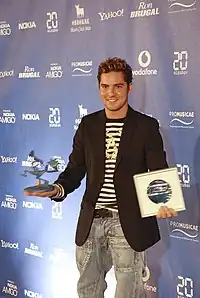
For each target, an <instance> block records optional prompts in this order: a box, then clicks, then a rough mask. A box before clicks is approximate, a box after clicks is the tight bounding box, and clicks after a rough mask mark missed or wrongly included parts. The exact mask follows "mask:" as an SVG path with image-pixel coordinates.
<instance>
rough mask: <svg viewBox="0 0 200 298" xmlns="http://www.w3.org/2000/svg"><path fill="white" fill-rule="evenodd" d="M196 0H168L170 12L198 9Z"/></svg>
mask: <svg viewBox="0 0 200 298" xmlns="http://www.w3.org/2000/svg"><path fill="white" fill-rule="evenodd" d="M196 2H197V1H196V0H168V3H169V13H175V12H183V11H192V10H196Z"/></svg>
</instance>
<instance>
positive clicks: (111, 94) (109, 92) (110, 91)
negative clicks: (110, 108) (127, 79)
mask: <svg viewBox="0 0 200 298" xmlns="http://www.w3.org/2000/svg"><path fill="white" fill-rule="evenodd" d="M114 93H115V91H114V88H113V87H109V88H108V95H109V96H110V97H111V96H113V95H114Z"/></svg>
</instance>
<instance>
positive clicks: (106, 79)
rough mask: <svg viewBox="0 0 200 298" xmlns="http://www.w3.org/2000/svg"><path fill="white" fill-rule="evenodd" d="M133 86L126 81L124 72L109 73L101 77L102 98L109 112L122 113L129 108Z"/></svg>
mask: <svg viewBox="0 0 200 298" xmlns="http://www.w3.org/2000/svg"><path fill="white" fill-rule="evenodd" d="M131 88H132V84H130V85H128V84H127V83H126V82H125V80H124V74H123V72H115V71H112V72H109V73H103V74H102V75H101V81H100V84H99V89H100V96H101V99H102V101H103V103H104V105H105V108H106V109H107V110H108V111H120V110H121V109H122V108H123V107H124V106H128V93H129V91H130V90H131Z"/></svg>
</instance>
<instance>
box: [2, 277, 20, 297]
mask: <svg viewBox="0 0 200 298" xmlns="http://www.w3.org/2000/svg"><path fill="white" fill-rule="evenodd" d="M2 293H5V294H7V295H10V296H14V297H17V296H18V287H17V285H16V284H15V282H14V281H12V280H8V281H7V283H6V285H5V286H4V287H3V289H2Z"/></svg>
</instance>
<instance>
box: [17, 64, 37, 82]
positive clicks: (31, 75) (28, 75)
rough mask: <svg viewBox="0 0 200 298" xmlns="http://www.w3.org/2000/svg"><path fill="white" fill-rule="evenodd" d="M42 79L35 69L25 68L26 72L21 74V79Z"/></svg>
mask: <svg viewBox="0 0 200 298" xmlns="http://www.w3.org/2000/svg"><path fill="white" fill-rule="evenodd" d="M39 77H40V72H39V71H35V68H33V67H29V66H27V65H26V66H25V67H24V72H20V73H19V79H36V78H39Z"/></svg>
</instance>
